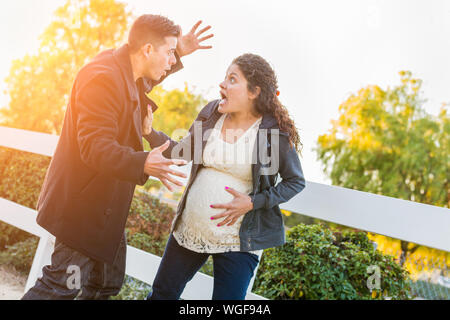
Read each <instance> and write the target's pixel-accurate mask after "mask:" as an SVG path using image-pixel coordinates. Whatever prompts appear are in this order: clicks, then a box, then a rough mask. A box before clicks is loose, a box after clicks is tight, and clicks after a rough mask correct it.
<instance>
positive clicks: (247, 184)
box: [173, 114, 262, 254]
mask: <svg viewBox="0 0 450 320" xmlns="http://www.w3.org/2000/svg"><path fill="white" fill-rule="evenodd" d="M225 117H226V114H224V115H222V116H221V117H220V119H219V120H218V121H217V123H216V125H215V127H214V129H213V130H212V132H211V135H210V136H209V138H208V141H207V143H206V146H205V149H204V151H203V168H201V169H200V170H199V172H198V174H197V176H196V178H195V181H194V182H193V183H192V186H191V188H190V190H189V193H188V195H187V197H186V206H185V208H184V211H183V213H182V215H181V217H180V218H179V219H180V221H179V223H177V227H176V229H175V230H174V233H173V235H174V237H175V239H176V240H177V242H178V243H179V245H181V246H183V247H185V248H187V249H189V250H192V251H195V252H201V253H222V252H229V251H241V250H240V238H239V229H240V226H241V223H242V219H243V218H244V216H241V217H240V218H239V219H238V220H237V221H236V222H235V223H234V224H233V225H232V226H227V225H223V226H221V227H218V226H217V224H218V223H219V222H221V221H223V220H224V219H225V218H220V219H216V220H211V217H212V216H214V215H217V214H220V213H222V212H224V211H225V209H213V208H211V207H210V205H211V204H223V203H228V202H231V201H232V200H233V198H234V197H233V195H232V194H230V193H229V192H227V191H226V190H225V187H230V188H233V189H235V190H236V191H238V192H242V193H246V194H248V193H250V192H251V191H252V190H253V181H252V180H253V179H252V168H251V164H252V152H253V148H254V145H255V141H256V135H257V133H258V127H259V124H260V123H261V120H262V118H260V119H258V120H257V121H256V122H255V123H254V124H253V125H252V126H251V127H250V128H249V129H248V130H247V131H246V132H245V133H244V134H242V135H241V136H240V137H239V139H238V140H237V141H236V142H235V143H234V144H231V143H228V142H226V141H224V140H223V139H222V138H221V131H222V125H223V122H224V120H225ZM225 134H226V133H225ZM261 251H262V250H258V251H252V253H255V254H260V253H261Z"/></svg>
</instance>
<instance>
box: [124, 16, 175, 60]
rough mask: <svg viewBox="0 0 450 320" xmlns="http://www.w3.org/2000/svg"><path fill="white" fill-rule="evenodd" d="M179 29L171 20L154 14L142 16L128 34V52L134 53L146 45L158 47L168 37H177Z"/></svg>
mask: <svg viewBox="0 0 450 320" xmlns="http://www.w3.org/2000/svg"><path fill="white" fill-rule="evenodd" d="M180 33H181V28H180V26H178V25H175V23H173V21H172V20H169V19H168V18H166V17H163V16H160V15H154V14H144V15H142V16H140V17H139V18H137V19H136V21H135V22H134V23H133V26H132V27H131V30H130V33H129V34H128V45H129V47H130V52H131V53H135V52H136V51H138V50H139V49H140V48H141V47H142V46H143V45H145V44H146V43H151V44H152V45H154V46H155V47H158V46H159V45H161V44H162V43H164V38H165V37H168V36H174V37H178V36H179V35H180Z"/></svg>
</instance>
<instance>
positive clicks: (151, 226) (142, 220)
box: [125, 188, 175, 256]
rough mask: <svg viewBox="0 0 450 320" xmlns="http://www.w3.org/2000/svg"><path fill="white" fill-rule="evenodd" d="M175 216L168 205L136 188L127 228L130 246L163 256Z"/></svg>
mask: <svg viewBox="0 0 450 320" xmlns="http://www.w3.org/2000/svg"><path fill="white" fill-rule="evenodd" d="M174 216H175V212H174V210H173V209H172V208H170V207H169V206H168V205H167V204H165V203H160V201H159V200H158V199H156V198H154V197H152V196H151V195H150V194H149V193H147V192H145V191H143V190H141V189H140V188H136V191H135V193H134V198H133V201H132V203H131V208H130V214H129V216H128V220H127V224H126V227H125V228H126V232H127V242H128V244H129V245H131V246H134V247H136V248H138V249H141V250H144V251H147V252H150V253H153V254H155V255H158V256H162V255H163V253H164V249H165V247H166V242H167V240H168V238H169V233H170V226H171V224H172V220H173V218H174Z"/></svg>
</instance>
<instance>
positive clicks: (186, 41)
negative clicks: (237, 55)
mask: <svg viewBox="0 0 450 320" xmlns="http://www.w3.org/2000/svg"><path fill="white" fill-rule="evenodd" d="M201 23H202V21H201V20H200V21H198V22H197V23H196V24H195V25H194V26H193V27H192V29H191V31H190V32H189V33H187V34H185V35H183V34H180V36H179V37H178V44H177V52H178V55H179V56H180V57H183V56H187V55H188V54H191V53H192V52H194V51H196V50H198V49H211V48H212V46H202V45H200V43H201V42H203V41H205V40H207V39H209V38H212V37H214V35H213V34H209V35H207V36H205V37H202V38H200V35H202V34H203V33H205V32H206V31H208V30H209V29H211V26H207V27H206V28H203V29H202V30H200V31H199V32H197V33H196V31H197V28H198V27H199V26H200V24H201Z"/></svg>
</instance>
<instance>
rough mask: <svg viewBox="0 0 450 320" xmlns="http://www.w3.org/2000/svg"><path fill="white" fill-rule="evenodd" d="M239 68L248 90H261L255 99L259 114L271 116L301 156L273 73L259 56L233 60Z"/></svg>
mask: <svg viewBox="0 0 450 320" xmlns="http://www.w3.org/2000/svg"><path fill="white" fill-rule="evenodd" d="M232 64H235V65H237V66H238V67H239V69H240V70H241V72H242V73H243V74H244V77H245V79H246V80H247V82H248V90H249V91H251V92H255V90H256V87H260V88H261V92H260V94H259V95H258V97H257V98H256V101H255V108H256V111H257V112H258V113H259V114H267V113H269V114H271V115H273V116H274V117H275V119H276V120H277V122H278V126H279V128H280V130H281V131H284V132H286V133H288V135H289V143H290V145H291V147H292V146H295V149H296V150H297V152H299V153H300V155H301V148H300V147H301V146H303V144H302V143H301V141H300V136H299V134H298V131H297V128H296V127H295V123H294V121H293V120H292V119H291V117H290V116H289V112H288V110H287V109H286V107H285V106H283V105H282V104H281V102H280V100H279V99H278V96H277V90H278V80H277V76H276V74H275V71H274V70H273V69H272V67H271V66H270V65H269V63H268V62H267V61H266V60H264V58H262V57H261V56H258V55H256V54H252V53H246V54H243V55H241V56H239V57H237V58H235V59H234V60H233V63H232Z"/></svg>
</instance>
